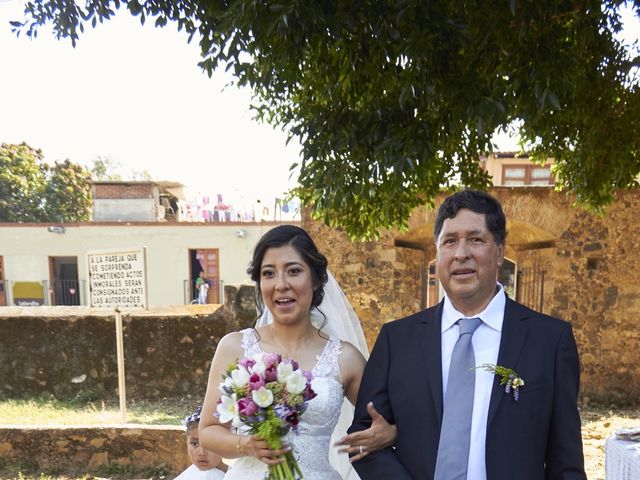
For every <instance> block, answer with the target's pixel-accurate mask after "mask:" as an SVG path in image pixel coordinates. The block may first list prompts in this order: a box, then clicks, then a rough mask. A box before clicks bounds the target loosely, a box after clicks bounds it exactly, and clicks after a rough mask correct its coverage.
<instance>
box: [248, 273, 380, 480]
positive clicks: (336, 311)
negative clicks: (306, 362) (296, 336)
mask: <svg viewBox="0 0 640 480" xmlns="http://www.w3.org/2000/svg"><path fill="white" fill-rule="evenodd" d="M327 276H328V281H327V283H326V285H325V286H324V297H323V299H322V303H320V305H319V306H318V308H317V309H315V308H314V309H313V310H312V311H311V323H312V324H313V326H314V327H316V328H320V327H322V332H323V333H325V334H327V335H328V336H330V337H333V338H337V339H339V340H342V341H345V342H349V343H351V344H353V346H354V347H356V348H357V349H358V350H359V351H360V353H362V355H363V356H364V358H365V359H368V358H369V350H368V349H367V341H366V339H365V338H364V333H363V332H362V327H361V326H360V320H358V316H357V315H356V312H355V311H354V310H353V307H352V306H351V304H350V303H349V300H347V297H346V295H345V294H344V292H343V291H342V289H341V288H340V286H339V285H338V282H336V279H335V278H334V277H333V275H332V274H331V272H329V271H327ZM318 310H320V311H321V312H322V313H324V314H325V315H326V317H327V319H326V320H325V318H324V317H323V316H322V314H321V313H320V312H319V311H318ZM272 321H273V316H272V315H271V312H270V311H269V310H268V309H267V308H265V309H264V312H263V313H262V316H261V317H260V318H259V319H258V322H257V324H256V327H260V326H262V325H267V324H269V323H271V322H272ZM352 421H353V406H352V405H351V403H349V400H347V399H346V398H345V399H344V400H343V402H342V411H341V413H340V418H339V419H338V423H337V425H336V428H335V429H334V431H333V435H332V436H331V445H330V447H329V460H330V461H331V464H332V465H333V467H334V468H335V469H336V470H337V471H338V473H340V476H341V477H342V478H343V479H348V480H355V479H358V478H359V477H358V474H357V473H356V472H355V470H354V469H353V467H352V466H351V464H350V463H349V457H348V455H347V454H344V453H343V454H338V453H337V448H336V447H334V446H333V444H334V442H336V441H337V440H339V439H340V438H342V437H343V436H344V435H346V433H347V428H349V426H350V425H351V422H352Z"/></svg>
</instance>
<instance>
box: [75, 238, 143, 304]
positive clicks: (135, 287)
mask: <svg viewBox="0 0 640 480" xmlns="http://www.w3.org/2000/svg"><path fill="white" fill-rule="evenodd" d="M87 265H88V267H89V298H90V302H91V303H90V305H91V306H92V307H109V308H116V307H124V308H147V269H146V268H147V265H146V250H145V248H144V247H140V248H121V249H110V250H93V251H90V252H87Z"/></svg>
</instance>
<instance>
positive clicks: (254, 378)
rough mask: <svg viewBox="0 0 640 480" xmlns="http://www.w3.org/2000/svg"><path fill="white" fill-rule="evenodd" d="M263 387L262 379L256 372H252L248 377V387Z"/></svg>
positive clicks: (254, 388)
mask: <svg viewBox="0 0 640 480" xmlns="http://www.w3.org/2000/svg"><path fill="white" fill-rule="evenodd" d="M262 387H264V379H263V378H262V377H261V376H260V375H259V374H257V373H254V374H253V375H251V376H250V377H249V389H251V390H260V388H262Z"/></svg>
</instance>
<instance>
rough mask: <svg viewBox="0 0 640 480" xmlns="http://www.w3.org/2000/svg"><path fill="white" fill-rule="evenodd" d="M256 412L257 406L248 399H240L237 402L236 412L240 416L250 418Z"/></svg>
mask: <svg viewBox="0 0 640 480" xmlns="http://www.w3.org/2000/svg"><path fill="white" fill-rule="evenodd" d="M257 411H258V406H257V405H256V404H255V403H253V401H251V400H249V399H248V398H241V399H240V400H238V412H239V413H240V415H244V416H246V417H250V416H252V415H253V414H254V413H256V412H257Z"/></svg>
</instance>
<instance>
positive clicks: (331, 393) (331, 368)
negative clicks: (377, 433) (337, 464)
mask: <svg viewBox="0 0 640 480" xmlns="http://www.w3.org/2000/svg"><path fill="white" fill-rule="evenodd" d="M241 333H242V347H243V348H244V354H245V357H249V356H252V355H255V354H256V353H262V350H261V349H260V345H259V343H258V338H257V336H256V332H255V330H253V329H246V330H243V331H242V332H241ZM341 351H342V347H341V344H340V341H339V340H336V339H333V338H332V339H330V340H329V341H328V342H327V344H326V346H325V348H324V350H323V351H322V353H321V354H320V355H318V357H317V363H316V365H315V366H314V367H313V369H312V370H311V373H313V380H312V387H313V390H314V391H315V392H316V394H317V396H316V397H315V398H314V399H313V400H310V401H309V405H308V407H307V410H306V411H305V412H304V414H303V415H302V416H301V418H300V423H299V424H298V433H297V434H296V433H293V432H291V433H289V434H288V435H287V437H286V439H285V440H286V441H287V442H288V443H290V444H291V445H293V452H294V455H295V457H296V459H297V460H298V465H299V466H300V470H301V471H302V474H303V476H304V480H340V479H341V478H342V477H341V476H340V474H339V473H338V472H337V471H336V470H335V469H334V468H333V467H332V466H331V464H330V463H329V449H330V448H335V447H332V446H331V434H332V433H333V429H334V427H335V426H336V423H337V422H338V417H339V416H340V411H341V407H342V400H343V398H344V391H343V389H342V383H341V382H340V367H339V365H338V356H339V355H340V353H341ZM266 476H267V465H265V464H264V463H262V462H261V461H259V460H258V459H257V458H255V457H242V458H239V459H237V460H236V461H235V462H234V463H233V465H232V466H231V468H230V469H229V471H228V472H227V474H226V475H225V477H224V478H225V480H262V479H264V478H266Z"/></svg>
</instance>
